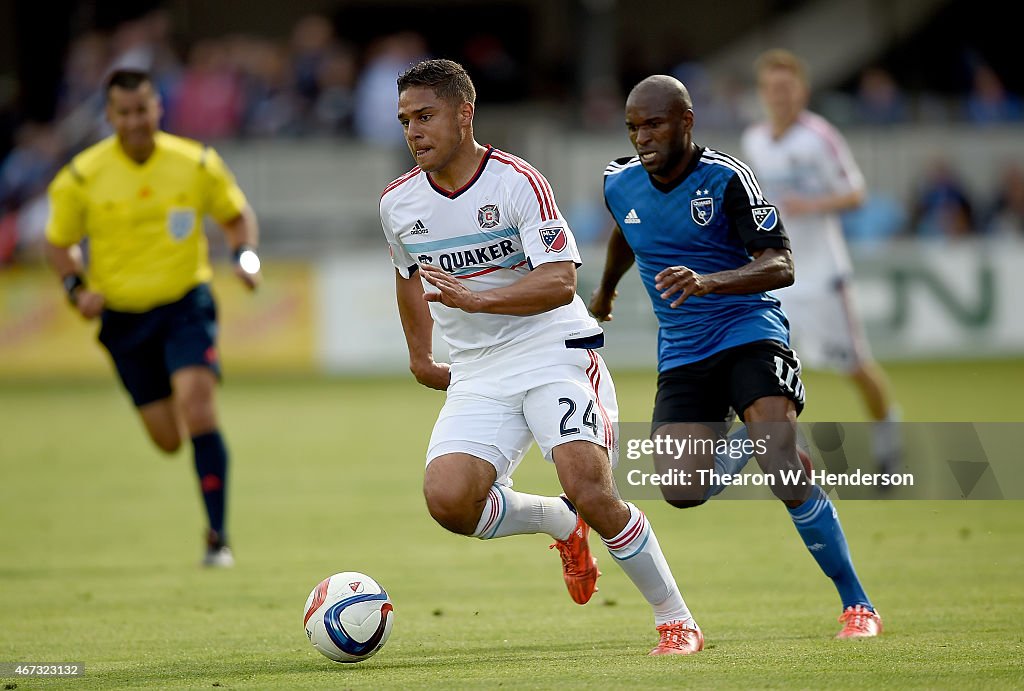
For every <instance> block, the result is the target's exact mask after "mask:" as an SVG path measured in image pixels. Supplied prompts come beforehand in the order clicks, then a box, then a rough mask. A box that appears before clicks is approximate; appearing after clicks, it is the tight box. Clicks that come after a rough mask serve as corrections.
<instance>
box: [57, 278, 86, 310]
mask: <svg viewBox="0 0 1024 691" xmlns="http://www.w3.org/2000/svg"><path fill="white" fill-rule="evenodd" d="M61 281H62V282H63V284H64V292H65V293H67V295H68V302H70V303H71V304H72V305H75V306H77V305H78V291H79V290H82V289H84V288H85V279H84V278H82V275H81V274H78V273H73V274H68V275H67V276H65V277H64V278H62V279H61Z"/></svg>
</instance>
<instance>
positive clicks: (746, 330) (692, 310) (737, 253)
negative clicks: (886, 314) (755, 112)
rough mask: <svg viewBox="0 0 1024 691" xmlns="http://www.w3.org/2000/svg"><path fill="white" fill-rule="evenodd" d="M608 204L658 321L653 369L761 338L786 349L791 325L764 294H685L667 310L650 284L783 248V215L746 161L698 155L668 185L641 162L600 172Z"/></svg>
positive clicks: (737, 263) (707, 153)
mask: <svg viewBox="0 0 1024 691" xmlns="http://www.w3.org/2000/svg"><path fill="white" fill-rule="evenodd" d="M604 175H605V177H604V198H605V203H606V204H607V205H608V210H609V211H610V212H611V214H612V216H613V217H614V218H615V221H616V223H617V224H618V226H619V228H620V229H621V231H622V234H623V236H624V237H625V238H626V242H628V243H629V246H630V247H631V248H632V249H633V253H634V254H635V255H636V264H637V268H638V269H639V271H640V278H641V279H642V280H643V283H644V286H645V287H646V288H647V293H648V295H649V296H650V298H651V304H652V305H653V306H654V314H655V316H657V318H658V324H659V327H660V328H659V329H658V370H659V371H665V370H668V369H671V368H673V367H678V366H679V365H685V364H688V363H691V362H698V361H700V360H703V359H705V358H707V357H709V356H711V355H714V354H715V353H717V352H720V351H722V350H725V349H726V348H732V347H734V346H738V345H743V344H745V343H752V342H754V341H761V340H766V339H770V340H774V341H779V342H780V343H783V344H784V345H787V346H788V345H789V322H788V321H787V320H786V315H785V314H784V313H783V311H782V308H781V307H780V304H779V301H778V300H777V299H775V298H774V297H772V296H771V294H770V293H754V294H748V295H720V294H710V295H705V296H703V297H695V296H691V297H689V298H687V300H686V302H684V303H683V304H682V305H680V306H679V307H676V308H674V309H673V308H671V307H669V303H671V302H672V300H673V299H675V297H678V295H677V296H675V297H673V298H672V299H669V300H663V299H662V298H661V293H660V291H658V290H657V289H655V287H654V277H655V276H656V275H657V274H658V272H660V271H662V270H663V269H666V268H668V267H670V266H679V265H682V266H687V267H689V268H690V269H692V270H693V271H695V272H697V273H699V274H710V273H715V272H718V271H728V270H730V269H737V268H739V267H741V266H744V265H746V264H748V263H750V262H751V261H752V260H753V257H752V255H751V252H756V251H758V250H762V249H768V248H784V249H789V239H788V238H787V237H786V233H785V230H784V229H783V226H782V221H781V220H780V219H779V212H778V209H776V208H775V207H774V206H772V205H771V204H769V203H768V202H767V201H766V200H765V199H764V197H763V196H762V194H761V189H760V186H759V185H758V183H757V180H756V179H755V178H754V175H753V173H751V171H750V168H748V167H747V166H746V164H744V163H742V162H740V161H738V160H736V159H735V158H733V157H732V156H728V155H726V154H723V153H720V152H718V151H714V150H712V149H698V150H697V151H695V152H694V157H693V160H692V162H691V163H690V165H689V166H688V168H687V170H686V171H685V172H684V173H683V174H682V175H681V176H680V177H679V179H677V180H675V181H674V182H672V183H671V184H670V185H662V184H661V183H659V182H657V181H656V180H654V179H653V178H651V177H650V175H648V173H647V171H646V170H645V169H644V167H643V166H642V165H641V164H640V160H639V158H638V157H636V156H634V157H632V158H622V159H618V160H616V161H613V162H612V163H610V164H609V165H608V168H607V169H606V170H605V174H604Z"/></svg>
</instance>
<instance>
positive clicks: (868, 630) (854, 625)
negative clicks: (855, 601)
mask: <svg viewBox="0 0 1024 691" xmlns="http://www.w3.org/2000/svg"><path fill="white" fill-rule="evenodd" d="M839 621H841V622H842V623H843V630H842V631H840V632H839V633H837V634H836V638H838V639H841V640H846V639H849V638H873V637H874V636H877V635H878V634H880V633H882V617H880V616H879V615H878V612H872V611H871V610H870V609H868V608H867V607H864V606H863V605H854V606H853V607H847V608H846V609H844V610H843V613H842V614H841V615H839Z"/></svg>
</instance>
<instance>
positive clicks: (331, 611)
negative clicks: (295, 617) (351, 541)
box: [302, 571, 395, 662]
mask: <svg viewBox="0 0 1024 691" xmlns="http://www.w3.org/2000/svg"><path fill="white" fill-rule="evenodd" d="M394 609H395V608H394V606H393V605H392V604H391V598H389V597H388V594H387V593H386V592H384V588H382V587H380V584H379V583H377V581H375V580H373V579H372V578H370V577H369V576H367V575H366V574H364V573H359V572H357V571H344V572H342V573H336V574H334V575H333V576H331V577H329V578H325V579H324V580H322V581H320V584H319V585H318V586H317V587H315V588H313V592H311V593H310V594H309V597H308V598H306V609H305V616H304V617H303V620H302V624H303V626H305V627H306V637H307V638H309V642H310V643H312V644H313V647H314V648H316V649H317V650H319V651H320V652H321V653H323V654H324V655H325V656H326V657H329V658H330V659H332V660H334V661H335V662H359V661H361V660H365V659H366V658H368V657H372V656H373V655H374V653H376V652H377V651H378V650H380V649H381V648H383V647H384V644H385V643H386V642H387V640H388V636H390V635H391V624H392V622H393V621H394V618H395V617H394Z"/></svg>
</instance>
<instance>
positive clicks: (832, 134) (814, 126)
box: [799, 111, 850, 180]
mask: <svg viewBox="0 0 1024 691" xmlns="http://www.w3.org/2000/svg"><path fill="white" fill-rule="evenodd" d="M799 120H800V123H801V124H802V125H803V126H804V127H806V128H807V129H809V130H811V131H812V132H814V133H815V134H817V135H818V136H819V137H821V139H823V140H824V141H825V144H827V145H828V148H829V149H830V150H831V152H832V157H833V158H835V160H836V161H838V162H839V173H840V174H841V175H842V176H843V179H844V180H849V179H850V174H849V171H848V170H847V169H846V161H845V159H844V158H843V146H842V142H841V140H840V138H839V137H840V135H839V132H838V131H837V130H836V129H835V127H833V126H832V125H830V124H829V123H828V122H827V121H826V120H825V119H824V118H823V117H821V116H820V115H815V114H814V113H809V112H806V111H804V112H803V113H802V114H801V115H800V118H799Z"/></svg>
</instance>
